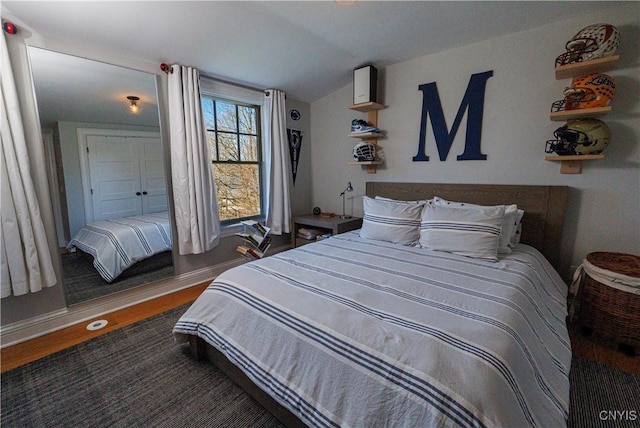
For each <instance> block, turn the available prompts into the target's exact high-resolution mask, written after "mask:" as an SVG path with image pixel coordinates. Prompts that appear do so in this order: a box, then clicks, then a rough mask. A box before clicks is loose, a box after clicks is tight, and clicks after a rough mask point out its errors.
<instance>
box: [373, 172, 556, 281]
mask: <svg viewBox="0 0 640 428" xmlns="http://www.w3.org/2000/svg"><path fill="white" fill-rule="evenodd" d="M366 185H367V187H366V194H367V196H370V197H374V196H384V197H387V198H393V199H398V200H404V201H414V200H421V199H431V198H433V197H434V196H439V197H441V198H444V199H448V200H450V201H456V202H468V203H472V204H480V205H502V204H504V205H507V204H516V205H518V208H520V209H522V210H524V217H523V218H522V236H521V238H520V241H521V242H522V243H524V244H528V245H531V246H532V247H534V248H536V249H538V251H540V252H541V253H542V254H544V256H545V257H546V258H547V259H548V260H549V262H551V264H552V265H553V266H554V267H555V268H556V269H558V265H559V262H560V244H561V239H562V227H563V224H564V212H565V207H566V204H567V191H568V187H567V186H529V185H503V184H434V183H394V182H367V183H366Z"/></svg>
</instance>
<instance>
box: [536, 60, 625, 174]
mask: <svg viewBox="0 0 640 428" xmlns="http://www.w3.org/2000/svg"><path fill="white" fill-rule="evenodd" d="M618 59H620V55H614V56H610V57H606V58H597V59H592V60H591V61H583V62H578V63H575V64H567V65H561V66H559V67H556V69H555V73H556V80H560V79H570V78H573V77H579V76H585V75H587V74H590V73H601V72H605V71H609V70H611V69H613V66H614V64H615V62H616V61H618ZM610 111H611V106H606V107H596V108H588V109H580V110H565V111H557V112H551V114H550V119H551V120H552V121H561V122H562V121H566V120H571V119H584V118H587V117H602V116H605V115H606V114H607V113H609V112H610ZM544 159H545V160H548V161H559V162H561V163H560V173H561V174H580V173H582V162H583V161H588V160H599V159H604V155H602V154H599V155H579V156H545V158H544Z"/></svg>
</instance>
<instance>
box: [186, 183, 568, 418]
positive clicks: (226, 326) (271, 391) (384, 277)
mask: <svg viewBox="0 0 640 428" xmlns="http://www.w3.org/2000/svg"><path fill="white" fill-rule="evenodd" d="M566 194H567V188H566V187H562V186H505V185H456V184H445V185H439V184H424V183H380V182H371V183H367V196H369V197H371V198H373V197H375V196H378V197H385V198H391V199H394V200H397V201H419V200H427V199H431V198H433V197H434V196H439V197H440V198H443V199H446V200H448V201H464V202H466V203H471V204H481V205H496V204H514V203H515V204H517V205H518V208H521V209H522V210H524V216H523V217H522V220H521V223H522V233H521V237H520V243H517V244H516V245H514V247H513V248H512V249H511V251H510V252H509V253H505V254H501V255H500V256H499V257H498V259H497V261H493V260H487V259H484V258H476V257H470V256H464V255H460V254H457V253H452V252H448V251H434V250H430V249H425V248H422V247H420V245H417V246H416V245H402V244H398V243H393V242H388V241H383V240H374V239H370V238H369V237H367V236H366V234H365V233H364V229H365V225H366V224H367V216H368V215H369V213H368V212H367V210H366V209H365V221H364V223H363V229H362V230H360V231H352V232H347V233H345V234H341V235H337V236H334V237H332V238H330V239H326V240H323V241H320V242H317V243H313V244H309V245H306V246H303V247H299V248H296V249H293V250H289V251H286V252H283V253H279V254H276V255H274V256H270V257H267V258H264V259H261V260H258V261H255V262H251V263H247V264H245V265H242V266H239V267H237V268H234V269H231V270H229V271H227V272H225V273H223V274H221V275H220V276H219V277H218V278H216V279H215V280H214V281H213V282H212V284H211V285H210V286H209V287H208V288H207V289H206V290H205V292H203V294H202V295H201V296H200V297H199V298H198V299H197V300H196V302H194V304H193V305H192V306H191V307H190V308H189V309H188V310H187V311H186V312H185V314H184V315H183V316H182V317H181V318H180V319H179V320H178V322H177V323H176V325H175V327H174V334H175V336H176V339H177V340H178V341H179V342H185V341H188V342H189V343H190V346H191V351H192V353H193V354H194V356H195V357H196V358H208V359H209V360H211V361H212V362H214V363H215V364H216V365H218V367H220V368H221V369H222V370H223V371H224V372H225V373H227V374H228V375H229V376H230V377H231V378H232V379H234V380H235V381H236V382H237V383H239V384H240V385H241V386H242V387H243V388H244V389H245V390H247V392H249V393H250V394H251V395H252V396H253V397H254V398H256V400H257V401H258V402H260V403H261V404H263V405H264V406H265V407H266V408H267V409H268V410H269V411H270V412H271V413H272V414H273V415H274V416H276V417H277V418H278V419H280V420H281V421H282V422H283V423H284V424H285V425H287V426H542V427H546V426H562V425H566V420H567V417H568V408H569V381H568V375H569V368H570V361H571V349H570V343H569V337H568V333H567V330H566V324H565V319H566V295H567V286H566V284H565V283H564V282H563V281H562V279H561V278H560V276H559V275H558V273H557V271H556V269H555V268H554V265H555V264H556V263H557V262H558V259H559V252H558V251H559V247H560V239H561V230H562V223H563V216H564V207H565V203H566ZM411 209H412V208H411ZM438 210H439V209H438ZM438 212H439V211H438ZM424 223H425V222H424V219H423V221H422V223H421V225H424ZM421 227H422V226H421ZM361 235H365V237H363V236H361ZM421 239H422V236H421Z"/></svg>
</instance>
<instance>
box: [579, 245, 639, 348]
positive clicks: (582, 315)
mask: <svg viewBox="0 0 640 428" xmlns="http://www.w3.org/2000/svg"><path fill="white" fill-rule="evenodd" d="M586 259H587V261H588V262H589V263H591V264H592V265H594V266H596V267H598V268H600V269H604V270H607V271H610V272H615V273H618V274H622V275H626V276H628V277H632V278H640V257H638V256H633V255H629V254H621V253H606V252H597V253H590V254H588V255H587V258H586ZM583 281H584V282H583V284H582V287H581V295H580V301H581V302H580V311H579V322H580V325H581V326H582V330H583V332H585V333H586V334H588V335H589V336H590V338H592V339H594V341H597V342H599V343H602V344H603V345H606V346H609V347H614V348H618V349H620V350H622V351H625V352H626V353H630V354H632V355H638V354H640V294H638V293H637V290H636V292H630V291H629V290H627V291H623V290H621V289H618V288H614V287H611V286H609V285H605V284H602V283H601V282H598V281H596V280H594V279H593V278H592V277H591V276H589V274H588V273H587V274H585V275H584V280H583Z"/></svg>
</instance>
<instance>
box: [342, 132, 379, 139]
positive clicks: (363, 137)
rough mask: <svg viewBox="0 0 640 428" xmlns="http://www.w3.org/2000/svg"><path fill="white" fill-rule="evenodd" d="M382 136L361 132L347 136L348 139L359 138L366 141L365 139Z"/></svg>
mask: <svg viewBox="0 0 640 428" xmlns="http://www.w3.org/2000/svg"><path fill="white" fill-rule="evenodd" d="M382 137H384V134H382V133H380V132H363V133H361V134H349V138H360V139H361V140H366V139H367V138H382Z"/></svg>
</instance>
